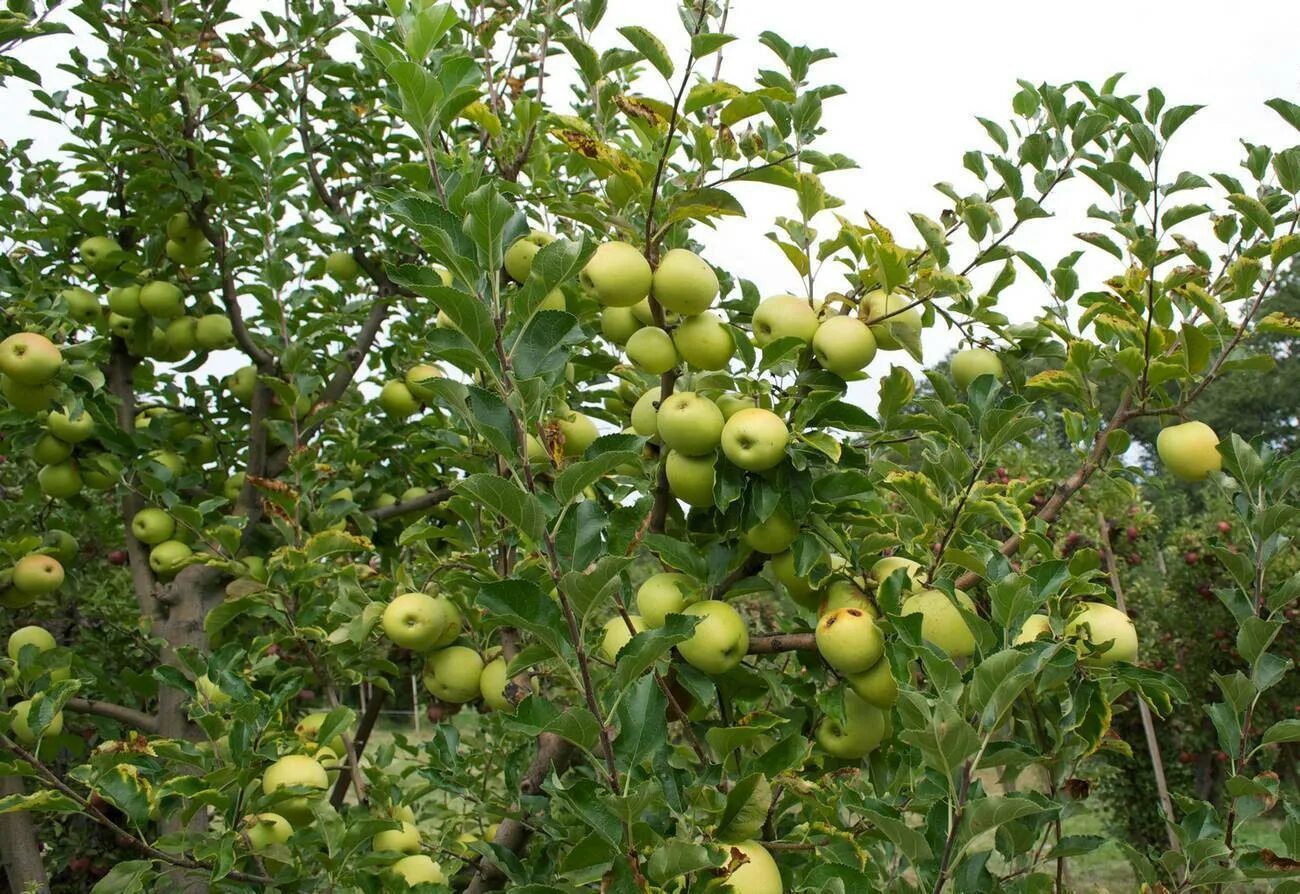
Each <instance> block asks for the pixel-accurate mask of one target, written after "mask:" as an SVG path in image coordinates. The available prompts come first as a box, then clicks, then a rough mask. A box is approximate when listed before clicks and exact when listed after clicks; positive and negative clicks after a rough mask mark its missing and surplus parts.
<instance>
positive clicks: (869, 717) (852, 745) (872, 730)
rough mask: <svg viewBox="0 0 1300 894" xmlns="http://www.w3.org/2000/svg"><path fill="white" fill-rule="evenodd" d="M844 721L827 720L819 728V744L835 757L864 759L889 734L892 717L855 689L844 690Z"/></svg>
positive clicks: (824, 719)
mask: <svg viewBox="0 0 1300 894" xmlns="http://www.w3.org/2000/svg"><path fill="white" fill-rule="evenodd" d="M844 720H845V722H844V723H843V724H840V723H839V722H838V721H836V720H833V719H832V718H830V717H823V718H822V721H821V723H819V724H818V725H817V744H818V745H820V746H821V748H822V750H823V751H825V752H826V753H827V754H830V755H831V756H832V757H838V758H840V759H842V760H860V759H861V758H864V757H866V756H867V755H868V754H870V753H871V752H872V751H874V750H875V749H876V747H877V746H878V745H880V743H881V742H882V741H884V739H885V737H886V736H887V735H889V715H888V714H886V713H885V712H884V711H882V710H880V709H879V708H877V707H876V706H875V705H872V704H870V703H868V702H866V701H865V700H863V699H862V698H861V697H859V696H858V694H857V693H856V692H854V691H853V690H852V689H846V690H844Z"/></svg>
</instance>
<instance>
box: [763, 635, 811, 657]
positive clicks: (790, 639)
mask: <svg viewBox="0 0 1300 894" xmlns="http://www.w3.org/2000/svg"><path fill="white" fill-rule="evenodd" d="M816 649H817V642H816V639H815V638H814V637H813V635H812V634H811V633H770V634H761V635H759V636H751V637H750V638H749V654H750V655H775V654H777V653H779V652H813V651H816Z"/></svg>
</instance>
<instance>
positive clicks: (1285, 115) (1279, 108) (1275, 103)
mask: <svg viewBox="0 0 1300 894" xmlns="http://www.w3.org/2000/svg"><path fill="white" fill-rule="evenodd" d="M1264 105H1266V106H1268V107H1269V108H1270V109H1272V110H1273V111H1275V112H1277V113H1278V114H1279V115H1281V116H1282V119H1283V120H1284V121H1286V123H1287V124H1290V125H1291V126H1292V127H1294V128H1295V129H1296V130H1300V106H1298V105H1296V104H1295V103H1293V102H1288V101H1287V100H1285V99H1282V98H1281V97H1277V98H1275V99H1270V100H1268V101H1267V102H1265V103H1264Z"/></svg>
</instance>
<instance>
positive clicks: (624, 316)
mask: <svg viewBox="0 0 1300 894" xmlns="http://www.w3.org/2000/svg"><path fill="white" fill-rule="evenodd" d="M644 325H647V324H645V323H642V322H641V321H640V320H638V319H637V318H636V316H635V315H634V314H633V313H632V308H630V307H607V308H605V309H604V310H602V311H601V312H600V334H601V335H603V336H605V340H606V341H608V342H609V343H610V344H615V345H619V346H620V347H621V346H623V345H625V344H627V340H628V339H629V338H631V337H632V336H633V335H635V334H636V332H637V330H638V329H640V328H641V327H642V326H644Z"/></svg>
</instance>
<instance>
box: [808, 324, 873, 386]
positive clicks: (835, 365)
mask: <svg viewBox="0 0 1300 894" xmlns="http://www.w3.org/2000/svg"><path fill="white" fill-rule="evenodd" d="M812 347H813V355H814V356H815V357H816V358H817V362H818V363H820V364H821V365H822V368H823V369H828V370H830V371H831V372H833V373H835V374H836V375H837V376H847V375H850V374H851V373H856V372H861V371H862V370H864V369H866V368H867V364H868V363H870V362H871V360H872V358H873V357H875V356H876V337H875V336H874V335H872V334H871V330H870V329H868V328H867V325H866V324H865V323H863V322H862V321H861V320H859V319H857V318H855V317H847V316H843V315H840V314H836V315H834V316H832V317H830V318H829V319H828V320H826V321H825V322H823V323H822V324H821V325H820V326H818V327H817V331H816V332H815V333H814V334H813V340H812Z"/></svg>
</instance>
